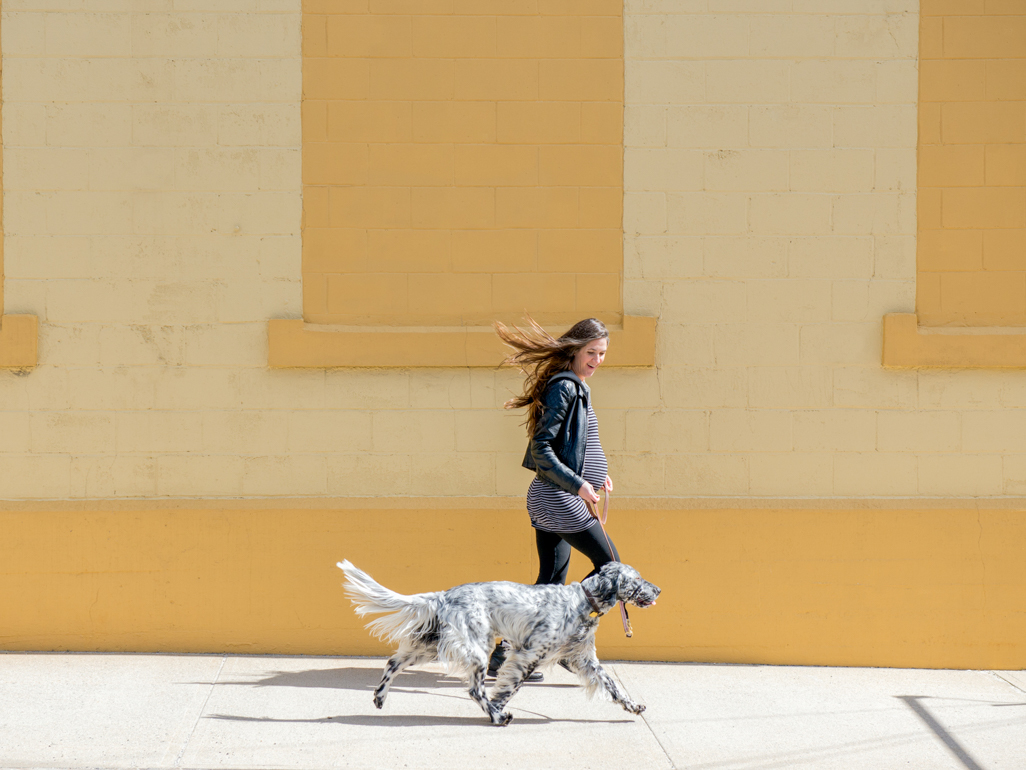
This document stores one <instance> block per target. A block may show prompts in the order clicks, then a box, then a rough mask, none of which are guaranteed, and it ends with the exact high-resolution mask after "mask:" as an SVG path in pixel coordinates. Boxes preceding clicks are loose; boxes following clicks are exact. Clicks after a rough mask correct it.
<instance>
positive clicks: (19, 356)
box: [0, 315, 39, 369]
mask: <svg viewBox="0 0 1026 770" xmlns="http://www.w3.org/2000/svg"><path fill="white" fill-rule="evenodd" d="M38 361H39V319H38V318H36V316H34V315H4V316H0V368H4V369H31V368H32V367H34V366H35V365H36V364H37V363H38Z"/></svg>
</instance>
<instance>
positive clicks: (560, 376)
mask: <svg viewBox="0 0 1026 770" xmlns="http://www.w3.org/2000/svg"><path fill="white" fill-rule="evenodd" d="M556 380H570V381H571V382H574V383H575V384H576V385H577V392H578V393H583V395H584V399H585V401H588V400H589V398H590V397H591V388H589V387H588V383H586V382H585V381H584V380H582V379H581V378H580V377H578V376H577V375H576V374H574V373H573V371H571V370H570V369H564V370H563V371H561V372H557V373H556V374H554V375H552V377H550V378H549V382H550V383H551V382H555V381H556Z"/></svg>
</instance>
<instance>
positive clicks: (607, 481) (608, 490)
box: [602, 476, 613, 494]
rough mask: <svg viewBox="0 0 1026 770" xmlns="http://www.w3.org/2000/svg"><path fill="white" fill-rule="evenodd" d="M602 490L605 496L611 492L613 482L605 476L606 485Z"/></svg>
mask: <svg viewBox="0 0 1026 770" xmlns="http://www.w3.org/2000/svg"><path fill="white" fill-rule="evenodd" d="M602 488H603V489H605V490H606V494H609V493H610V492H612V491H613V480H612V479H611V478H609V476H606V483H605V484H603V485H602Z"/></svg>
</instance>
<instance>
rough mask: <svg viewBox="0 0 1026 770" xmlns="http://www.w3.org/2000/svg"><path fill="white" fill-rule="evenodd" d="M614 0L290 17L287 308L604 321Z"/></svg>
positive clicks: (614, 158) (400, 318)
mask: <svg viewBox="0 0 1026 770" xmlns="http://www.w3.org/2000/svg"><path fill="white" fill-rule="evenodd" d="M622 137H623V20H622V2H621V0H592V2H588V3H566V2H550V0H541V2H537V1H534V0H532V2H520V3H488V2H477V1H474V0H461V1H460V2H455V3H452V2H448V3H426V4H417V3H412V4H409V3H398V4H396V3H378V2H374V3H370V4H369V5H368V3H359V2H357V3H336V2H322V0H308V1H307V2H306V3H305V5H304V13H303V205H304V228H303V303H304V304H303V312H304V318H305V319H306V320H307V321H308V322H312V323H321V324H372V325H373V324H379V325H399V326H424V325H429V326H430V325H439V326H451V325H485V326H487V325H489V324H490V323H491V321H492V320H494V319H496V318H500V319H503V320H506V321H510V320H514V319H519V318H520V317H521V316H522V315H523V312H524V310H525V309H529V310H530V312H531V313H533V314H534V317H535V318H536V319H538V320H539V321H541V322H542V323H556V324H570V323H573V322H575V321H577V320H579V319H580V318H585V317H588V316H596V317H599V318H602V319H603V320H605V321H606V322H608V323H619V322H620V319H621V316H622V310H623V304H622V299H621V274H622V266H623V247H622V233H621V220H622V207H621V204H622V199H623V187H622V181H623V167H622V164H623V146H622Z"/></svg>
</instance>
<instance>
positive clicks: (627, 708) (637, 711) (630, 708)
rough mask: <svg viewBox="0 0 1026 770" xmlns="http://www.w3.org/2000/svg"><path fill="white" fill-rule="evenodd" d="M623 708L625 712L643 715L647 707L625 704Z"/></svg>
mask: <svg viewBox="0 0 1026 770" xmlns="http://www.w3.org/2000/svg"><path fill="white" fill-rule="evenodd" d="M623 707H624V710H625V711H629V712H631V713H632V714H642V713H644V711H645V707H644V706H642V705H641V704H640V703H625V704H623Z"/></svg>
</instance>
